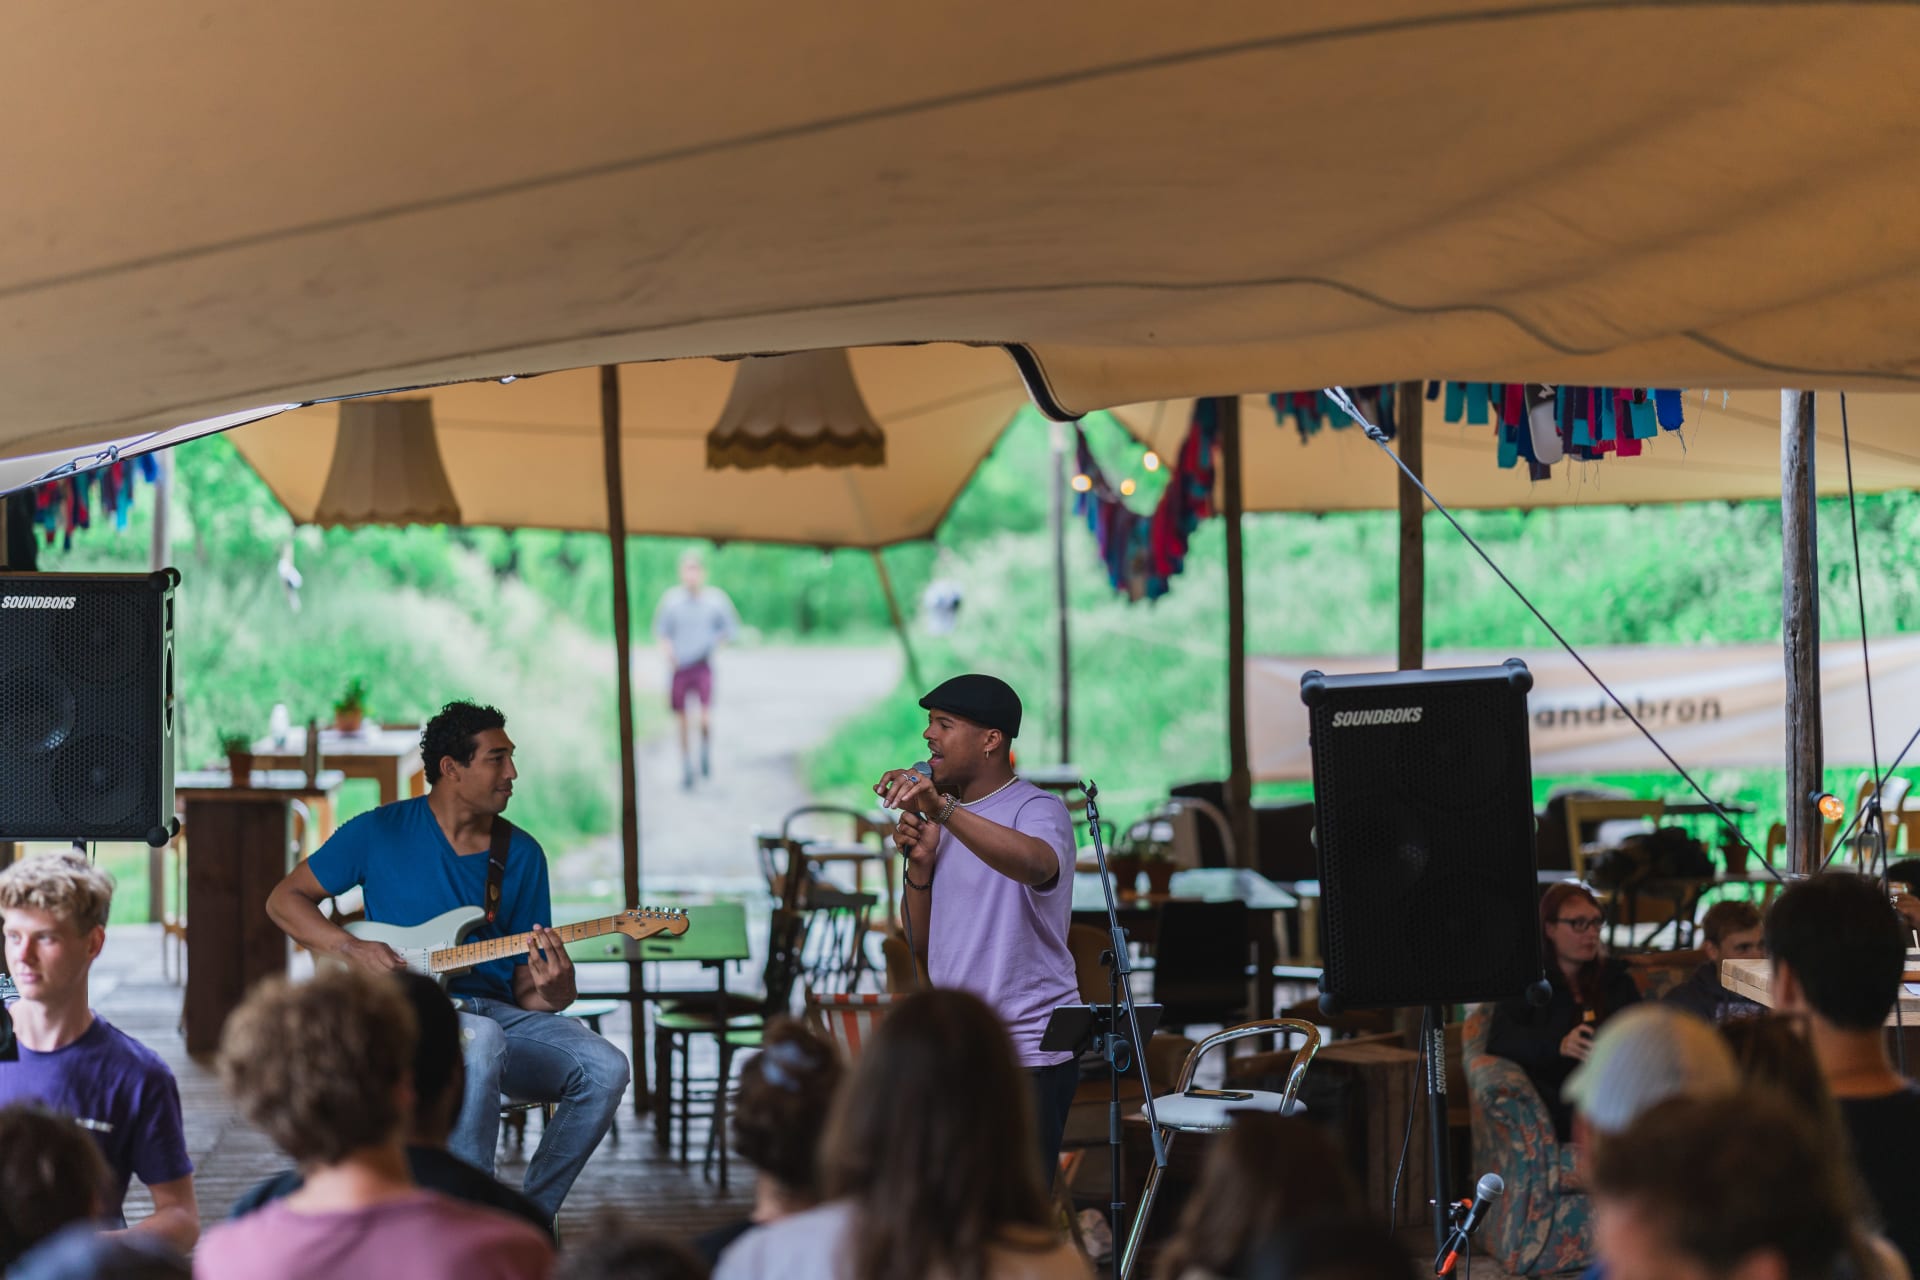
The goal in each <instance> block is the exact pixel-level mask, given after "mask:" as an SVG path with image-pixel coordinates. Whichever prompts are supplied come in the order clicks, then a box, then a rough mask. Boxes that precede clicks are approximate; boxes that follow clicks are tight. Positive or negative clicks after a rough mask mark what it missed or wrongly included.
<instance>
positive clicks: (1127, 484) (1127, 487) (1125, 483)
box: [1120, 479, 1133, 498]
mask: <svg viewBox="0 0 1920 1280" xmlns="http://www.w3.org/2000/svg"><path fill="white" fill-rule="evenodd" d="M1120 494H1121V496H1122V497H1128V498H1130V497H1132V496H1133V481H1132V480H1131V479H1127V480H1122V481H1121V482H1120Z"/></svg>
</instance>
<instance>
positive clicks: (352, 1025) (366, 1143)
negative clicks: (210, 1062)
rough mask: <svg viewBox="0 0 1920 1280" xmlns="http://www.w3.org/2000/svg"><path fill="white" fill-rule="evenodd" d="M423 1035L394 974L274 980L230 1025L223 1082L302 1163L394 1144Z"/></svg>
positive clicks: (224, 1040)
mask: <svg viewBox="0 0 1920 1280" xmlns="http://www.w3.org/2000/svg"><path fill="white" fill-rule="evenodd" d="M418 1035H419V1032H418V1028H417V1027H416V1025H415V1023H414V1017H413V1010H412V1008H411V1007H410V1006H409V1005H408V1004H407V998H406V996H404V995H403V994H402V993H401V990H400V987H399V985H398V984H397V983H395V982H393V981H392V980H391V979H390V978H379V977H374V976H372V975H370V974H364V973H360V972H358V971H355V970H330V971H327V972H323V973H320V974H319V975H317V976H316V977H315V978H314V979H313V981H311V982H306V983H301V984H299V985H294V984H292V983H289V982H286V981H285V980H283V979H279V978H269V979H267V980H265V981H263V982H261V983H260V984H259V985H258V986H256V987H255V988H254V989H253V991H252V992H251V993H250V994H249V995H248V996H247V998H246V999H245V1000H244V1001H242V1002H241V1004H240V1007H239V1008H238V1009H235V1010H234V1011H233V1014H232V1015H231V1016H230V1017H229V1018H228V1019H227V1025H226V1028H225V1030H224V1031H223V1032H222V1033H221V1036H220V1060H219V1066H220V1078H221V1080H222V1081H223V1082H224V1083H225V1084H226V1087H227V1092H228V1093H229V1094H231V1095H232V1096H233V1100H234V1101H235V1102H236V1103H237V1104H238V1105H239V1107H240V1112H241V1114H242V1115H244V1116H246V1117H247V1119H248V1120H250V1121H252V1122H253V1123H254V1124H255V1125H257V1126H258V1127H259V1128H261V1129H262V1130H264V1131H265V1132H266V1134H267V1136H268V1137H270V1138H272V1139H273V1140H274V1141H275V1142H276V1143H278V1144H279V1145H280V1149H281V1150H283V1151H285V1152H286V1153H287V1154H288V1155H289V1156H292V1157H293V1158H294V1159H295V1160H296V1161H298V1162H299V1163H300V1164H301V1165H303V1166H305V1165H330V1164H337V1163H339V1162H340V1161H341V1160H342V1159H343V1158H345V1157H346V1156H347V1155H349V1154H350V1153H352V1152H355V1151H358V1150H361V1149H364V1148H367V1147H373V1146H378V1145H380V1144H382V1143H385V1142H390V1141H394V1140H395V1139H397V1138H398V1137H399V1136H400V1133H401V1129H402V1125H403V1123H404V1121H405V1119H406V1117H405V1116H403V1115H402V1114H401V1099H402V1096H403V1093H404V1092H405V1090H406V1087H407V1085H408V1083H409V1077H410V1073H411V1071H412V1069H413V1051H414V1044H415V1041H416V1040H417V1038H418Z"/></svg>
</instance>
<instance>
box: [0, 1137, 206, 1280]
mask: <svg viewBox="0 0 1920 1280" xmlns="http://www.w3.org/2000/svg"><path fill="white" fill-rule="evenodd" d="M112 1181H113V1178H112V1174H111V1172H110V1171H109V1170H108V1169H107V1164H106V1161H105V1159H104V1158H103V1157H102V1156H101V1155H100V1148H99V1146H98V1145H97V1144H96V1143H95V1142H94V1141H93V1139H92V1138H89V1137H88V1136H87V1133H86V1130H84V1129H82V1128H81V1127H80V1126H79V1125H78V1124H76V1123H75V1122H74V1121H73V1120H72V1119H71V1118H70V1117H68V1116H63V1115H59V1114H57V1113H55V1112H53V1111H49V1110H47V1109H46V1108H45V1107H42V1106H40V1105H39V1104H37V1103H30V1102H19V1103H14V1104H12V1105H10V1106H6V1107H0V1271H4V1272H5V1273H6V1275H7V1278H8V1280H96V1278H99V1280H106V1278H108V1277H126V1278H127V1280H145V1278H146V1277H152V1278H154V1280H185V1277H186V1276H187V1275H188V1271H187V1264H186V1261H185V1260H184V1259H182V1258H181V1257H180V1255H179V1254H177V1253H175V1252H174V1251H173V1249H172V1247H171V1246H170V1245H168V1244H167V1242H166V1241H164V1240H162V1239H160V1238H159V1237H157V1236H154V1235H151V1234H149V1233H146V1232H140V1233H135V1232H130V1231H102V1230H101V1229H100V1222H99V1217H100V1209H101V1204H102V1202H103V1201H104V1199H105V1196H106V1192H107V1188H108V1187H110V1186H111V1185H112Z"/></svg>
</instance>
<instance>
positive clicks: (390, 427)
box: [313, 399, 460, 526]
mask: <svg viewBox="0 0 1920 1280" xmlns="http://www.w3.org/2000/svg"><path fill="white" fill-rule="evenodd" d="M313 522H314V523H315V524H322V525H348V526H354V525H364V524H459V523H460V504H459V503H458V502H456V501H454V497H453V486H452V485H451V484H450V483H448V481H447V471H446V468H445V467H444V466H442V465H441V462H440V442H439V440H438V439H437V438H436V437H435V435H434V430H433V402H432V401H431V400H427V399H410V400H343V401H341V403H340V429H339V432H338V434H337V435H336V436H335V438H334V444H333V463H332V465H331V466H330V467H329V468H328V470H327V483H326V487H325V488H324V489H322V490H321V493H320V501H319V502H318V503H316V504H315V506H314V510H313Z"/></svg>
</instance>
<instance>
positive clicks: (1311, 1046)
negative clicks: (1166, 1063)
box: [1173, 1018, 1320, 1113]
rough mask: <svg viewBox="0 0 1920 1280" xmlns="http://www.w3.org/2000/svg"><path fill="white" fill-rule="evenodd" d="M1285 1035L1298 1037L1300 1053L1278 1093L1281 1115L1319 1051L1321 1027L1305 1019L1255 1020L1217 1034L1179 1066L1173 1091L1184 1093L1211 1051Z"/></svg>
mask: <svg viewBox="0 0 1920 1280" xmlns="http://www.w3.org/2000/svg"><path fill="white" fill-rule="evenodd" d="M1276 1033H1284V1034H1290V1035H1297V1036H1299V1037H1301V1040H1302V1043H1301V1046H1300V1051H1299V1052H1298V1053H1296V1054H1295V1055H1294V1057H1293V1068H1292V1070H1290V1071H1288V1072H1287V1087H1286V1089H1285V1090H1283V1091H1282V1092H1281V1095H1280V1098H1281V1104H1280V1109H1281V1111H1282V1112H1283V1113H1284V1112H1286V1111H1288V1110H1290V1109H1291V1108H1292V1106H1293V1100H1294V1099H1295V1098H1296V1097H1298V1096H1299V1094H1300V1082H1301V1081H1302V1080H1304V1079H1306V1076H1307V1068H1308V1067H1310V1066H1312V1065H1313V1056H1314V1055H1315V1054H1317V1053H1319V1052H1320V1028H1318V1027H1316V1026H1314V1025H1313V1024H1312V1023H1311V1022H1308V1021H1306V1020H1305V1019H1304V1018H1258V1019H1256V1020H1254V1021H1252V1022H1243V1023H1240V1024H1239V1025H1238V1026H1232V1027H1228V1028H1227V1029H1226V1030H1224V1031H1216V1032H1214V1033H1213V1034H1212V1035H1210V1036H1208V1037H1207V1038H1206V1039H1204V1040H1202V1041H1201V1042H1200V1043H1199V1044H1197V1045H1195V1046H1194V1047H1193V1048H1192V1050H1191V1051H1189V1052H1188V1054H1187V1060H1186V1061H1185V1062H1184V1063H1182V1064H1181V1067H1180V1074H1179V1076H1178V1077H1176V1079H1175V1082H1174V1086H1173V1088H1174V1092H1176V1093H1184V1092H1186V1090H1187V1088H1188V1086H1190V1085H1191V1084H1192V1083H1193V1078H1194V1075H1195V1074H1196V1073H1197V1072H1198V1071H1199V1069H1200V1060H1201V1059H1202V1058H1204V1057H1206V1056H1207V1054H1209V1053H1210V1052H1212V1051H1213V1050H1214V1049H1216V1048H1218V1047H1219V1046H1221V1045H1223V1044H1230V1043H1232V1042H1233V1041H1235V1040H1244V1039H1245V1038H1246V1037H1248V1036H1264V1035H1274V1034H1276Z"/></svg>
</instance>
